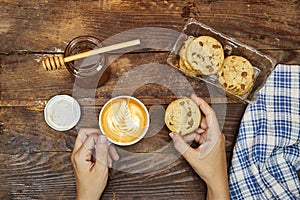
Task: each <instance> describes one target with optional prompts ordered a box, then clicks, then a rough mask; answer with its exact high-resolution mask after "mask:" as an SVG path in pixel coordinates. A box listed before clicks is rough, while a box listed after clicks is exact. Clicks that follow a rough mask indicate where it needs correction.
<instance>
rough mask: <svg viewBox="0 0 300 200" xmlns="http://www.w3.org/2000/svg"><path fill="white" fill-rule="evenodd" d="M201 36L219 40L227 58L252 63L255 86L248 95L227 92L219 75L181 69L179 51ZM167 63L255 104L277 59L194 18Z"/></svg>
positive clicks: (190, 20)
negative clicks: (192, 38)
mask: <svg viewBox="0 0 300 200" xmlns="http://www.w3.org/2000/svg"><path fill="white" fill-rule="evenodd" d="M199 36H211V37H213V38H215V39H217V40H218V41H219V42H220V43H221V44H222V46H223V49H224V56H225V57H227V56H230V55H236V56H242V57H244V58H246V59H247V60H249V61H250V63H251V64H252V66H253V67H254V84H253V86H252V88H251V89H250V90H249V91H248V92H247V93H246V94H244V95H236V94H234V93H232V92H230V91H227V90H225V89H224V87H223V86H222V85H220V84H219V82H218V77H217V75H197V76H196V75H194V74H192V73H188V72H186V71H183V70H181V69H180V68H179V58H180V57H179V51H180V49H181V47H182V46H183V44H184V42H185V41H186V40H187V39H189V38H191V37H199ZM167 62H168V64H169V65H171V66H172V67H175V68H177V69H178V70H180V71H182V72H183V73H184V74H185V75H187V76H189V77H194V78H196V79H198V80H202V81H205V82H207V83H210V84H212V85H215V86H216V87H217V88H219V89H221V90H223V91H225V92H226V94H227V95H228V96H234V97H237V98H239V99H241V100H242V101H244V102H247V103H253V102H255V101H256V100H257V93H258V91H259V90H260V89H261V88H262V87H263V85H264V84H265V82H266V80H267V78H268V76H269V75H270V74H271V72H272V71H273V69H274V67H275V64H276V61H275V59H273V58H271V57H269V56H267V55H264V54H263V53H261V52H259V51H257V50H256V49H254V48H252V47H250V46H248V45H246V44H243V43H242V42H239V41H237V40H236V39H234V38H231V37H229V36H227V35H225V34H223V33H220V32H218V31H216V30H214V29H213V28H211V27H209V26H207V25H205V24H203V23H201V22H199V21H197V20H195V19H192V18H191V19H189V20H188V21H187V23H186V25H185V26H184V28H183V30H182V32H181V34H180V35H179V37H178V39H177V41H176V43H175V45H174V47H173V48H172V50H171V52H170V54H169V56H168V60H167Z"/></svg>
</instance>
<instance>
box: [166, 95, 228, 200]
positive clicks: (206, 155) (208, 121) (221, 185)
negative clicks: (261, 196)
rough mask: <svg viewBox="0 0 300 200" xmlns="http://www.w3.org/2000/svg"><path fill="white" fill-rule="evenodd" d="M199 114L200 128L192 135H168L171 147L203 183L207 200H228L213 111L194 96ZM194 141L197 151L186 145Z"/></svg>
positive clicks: (222, 142)
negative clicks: (201, 113)
mask: <svg viewBox="0 0 300 200" xmlns="http://www.w3.org/2000/svg"><path fill="white" fill-rule="evenodd" d="M191 98H192V99H193V100H194V102H195V103H196V104H197V105H199V107H200V110H201V111H202V112H203V114H204V116H203V117H202V120H201V124H200V127H199V129H198V130H197V131H196V133H192V134H189V135H187V136H185V137H183V138H182V137H181V136H180V135H178V134H177V133H170V137H171V138H172V139H173V141H174V147H175V149H176V150H177V151H179V152H180V153H181V154H182V155H183V157H184V158H185V159H186V160H187V161H188V163H189V164H190V165H191V166H192V168H193V169H194V170H195V172H196V173H197V174H198V175H199V176H200V177H201V178H202V179H203V180H204V181H205V182H206V184H207V188H208V192H207V199H229V187H228V176H227V164H226V153H225V136H224V135H223V134H222V133H221V131H220V129H219V124H218V120H217V117H216V115H215V112H214V110H213V109H212V108H211V107H210V106H209V105H208V104H207V103H206V102H205V101H204V100H203V99H201V98H199V97H197V96H196V95H192V97H191ZM190 141H195V142H196V143H198V144H199V147H198V148H195V149H193V148H191V147H190V146H189V145H188V144H187V143H186V142H190Z"/></svg>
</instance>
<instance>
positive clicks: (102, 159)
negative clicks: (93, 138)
mask: <svg viewBox="0 0 300 200" xmlns="http://www.w3.org/2000/svg"><path fill="white" fill-rule="evenodd" d="M107 153H108V142H107V137H106V136H105V135H100V136H99V137H98V139H97V142H96V156H95V158H96V162H95V168H96V169H102V168H103V167H106V166H107V163H108V154H107Z"/></svg>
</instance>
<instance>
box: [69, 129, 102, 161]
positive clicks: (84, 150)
mask: <svg viewBox="0 0 300 200" xmlns="http://www.w3.org/2000/svg"><path fill="white" fill-rule="evenodd" d="M97 137H98V135H97V134H96V133H93V134H91V135H89V136H88V137H87V139H86V141H85V142H84V143H83V144H82V146H81V147H80V148H79V150H78V151H77V152H76V153H75V154H74V161H75V164H76V165H77V166H87V165H90V164H91V158H92V150H93V148H94V146H95V144H96V140H97Z"/></svg>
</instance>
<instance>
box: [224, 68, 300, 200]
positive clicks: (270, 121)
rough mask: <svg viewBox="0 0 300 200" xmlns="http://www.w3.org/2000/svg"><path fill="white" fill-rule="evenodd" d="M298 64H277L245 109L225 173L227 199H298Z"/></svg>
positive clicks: (299, 141)
mask: <svg viewBox="0 0 300 200" xmlns="http://www.w3.org/2000/svg"><path fill="white" fill-rule="evenodd" d="M299 102H300V66H296V65H293V66H291V65H278V66H277V67H276V69H275V70H274V71H273V72H272V74H271V75H270V77H269V78H268V80H267V82H266V84H265V86H264V87H263V88H262V89H261V90H260V92H259V97H258V101H257V102H256V103H255V104H250V105H249V106H248V107H247V109H246V111H245V114H244V117H243V120H242V122H241V125H240V130H239V134H238V137H237V141H236V144H235V147H234V152H233V158H232V164H231V167H230V173H229V185H230V194H231V198H232V199H259V200H263V199H268V200H271V199H280V200H281V199H284V200H285V199H300V183H299V179H298V176H297V170H298V169H299V168H300V103H299Z"/></svg>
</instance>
